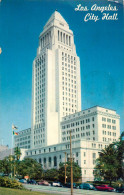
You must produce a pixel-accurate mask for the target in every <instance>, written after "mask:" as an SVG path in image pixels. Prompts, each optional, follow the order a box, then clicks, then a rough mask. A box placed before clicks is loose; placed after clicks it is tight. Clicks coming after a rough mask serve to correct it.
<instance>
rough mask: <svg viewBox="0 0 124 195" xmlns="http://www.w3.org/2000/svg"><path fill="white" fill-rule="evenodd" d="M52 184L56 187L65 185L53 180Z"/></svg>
mask: <svg viewBox="0 0 124 195" xmlns="http://www.w3.org/2000/svg"><path fill="white" fill-rule="evenodd" d="M51 185H52V186H55V187H63V185H62V184H61V183H60V182H53V183H52V184H51Z"/></svg>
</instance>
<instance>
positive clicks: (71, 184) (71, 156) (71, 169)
mask: <svg viewBox="0 0 124 195" xmlns="http://www.w3.org/2000/svg"><path fill="white" fill-rule="evenodd" d="M71 144H72V143H71V131H70V162H71V195H73V167H72V145H71Z"/></svg>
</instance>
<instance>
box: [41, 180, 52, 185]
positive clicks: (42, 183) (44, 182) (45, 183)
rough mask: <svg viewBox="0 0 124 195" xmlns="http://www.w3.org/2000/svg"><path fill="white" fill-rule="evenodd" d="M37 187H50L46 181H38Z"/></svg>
mask: <svg viewBox="0 0 124 195" xmlns="http://www.w3.org/2000/svg"><path fill="white" fill-rule="evenodd" d="M38 185H44V186H50V184H49V183H48V182H47V181H45V180H44V181H39V182H38Z"/></svg>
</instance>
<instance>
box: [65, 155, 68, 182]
mask: <svg viewBox="0 0 124 195" xmlns="http://www.w3.org/2000/svg"><path fill="white" fill-rule="evenodd" d="M66 154H67V153H66V152H65V184H66V167H67V166H68V165H67V164H66Z"/></svg>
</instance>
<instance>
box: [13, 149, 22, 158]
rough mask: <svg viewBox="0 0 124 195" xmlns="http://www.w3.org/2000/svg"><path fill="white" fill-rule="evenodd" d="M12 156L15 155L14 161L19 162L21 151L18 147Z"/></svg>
mask: <svg viewBox="0 0 124 195" xmlns="http://www.w3.org/2000/svg"><path fill="white" fill-rule="evenodd" d="M14 155H15V158H16V160H20V156H21V150H20V148H19V147H15V149H14Z"/></svg>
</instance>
